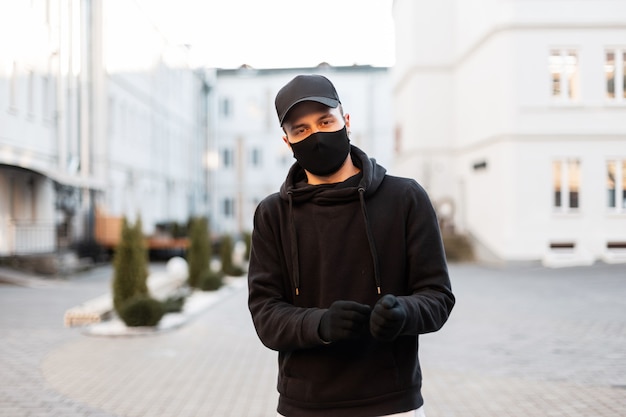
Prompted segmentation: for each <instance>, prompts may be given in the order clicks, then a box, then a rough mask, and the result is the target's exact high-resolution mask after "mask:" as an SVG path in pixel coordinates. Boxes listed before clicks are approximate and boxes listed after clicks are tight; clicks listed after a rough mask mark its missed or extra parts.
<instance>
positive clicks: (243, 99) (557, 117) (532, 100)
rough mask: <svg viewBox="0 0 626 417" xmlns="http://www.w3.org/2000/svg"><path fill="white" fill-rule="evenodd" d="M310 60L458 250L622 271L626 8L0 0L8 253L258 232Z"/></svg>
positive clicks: (39, 258)
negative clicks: (139, 233) (135, 237)
mask: <svg viewBox="0 0 626 417" xmlns="http://www.w3.org/2000/svg"><path fill="white" fill-rule="evenodd" d="M300 73H319V74H323V75H326V76H327V77H328V78H330V79H331V80H332V81H333V82H334V83H335V85H336V87H337V90H338V92H339V95H340V97H341V99H342V102H343V105H344V108H345V110H346V112H348V113H350V115H351V121H352V125H353V129H352V137H351V140H352V143H353V144H355V145H357V146H359V147H360V148H362V149H363V150H365V151H366V152H367V153H368V154H369V155H370V156H372V157H374V158H376V159H377V161H378V162H379V163H381V164H382V165H383V166H385V167H386V168H387V170H388V172H389V173H390V174H392V175H402V176H408V177H411V178H415V179H416V180H417V181H418V182H419V183H420V184H422V185H423V186H424V187H425V188H426V190H427V191H428V193H429V195H430V197H431V199H432V201H433V204H434V205H435V208H436V210H437V212H438V216H439V220H440V224H441V228H442V232H443V235H444V238H445V243H446V249H447V253H448V256H449V258H450V259H452V260H454V259H471V260H475V261H478V262H484V263H489V264H492V263H495V264H506V263H511V262H522V263H541V264H543V265H545V266H568V265H589V264H592V263H594V262H596V261H599V260H600V261H604V262H607V263H626V1H625V0H596V1H583V0H568V1H565V0H542V1H538V0H471V1H460V0H436V1H435V0H431V1H425V0H394V1H391V0H384V1H376V0H368V1H364V0H351V1H348V0H342V1H330V0H323V1H322V0H320V1H316V2H294V1H287V0H273V1H263V2H255V1H252V0H237V1H228V2H226V1H217V0H212V1H204V2H198V1H192V0H179V1H167V0H159V1H148V0H133V1H128V0H127V1H122V0H106V1H105V0H21V1H1V2H0V259H3V260H5V261H6V260H10V262H12V263H13V264H16V262H17V263H18V264H23V265H28V266H29V267H30V268H32V269H34V270H36V271H38V272H44V273H56V272H58V269H59V268H68V267H71V265H82V264H85V263H91V262H98V261H99V260H102V259H107V256H108V255H110V251H111V249H112V248H114V246H115V245H116V244H117V241H118V240H119V230H120V225H121V220H122V219H123V218H128V219H130V220H135V219H138V218H141V220H142V226H143V232H144V234H145V235H146V236H147V237H149V238H150V245H151V246H150V247H151V248H153V249H161V250H166V251H167V250H172V251H173V252H172V253H176V251H178V250H184V247H185V244H184V242H183V243H181V240H180V239H181V238H182V239H184V237H185V233H184V229H185V227H186V225H187V224H188V221H189V219H190V218H192V217H206V218H207V219H209V225H210V230H211V233H212V235H213V236H214V238H216V239H218V238H219V236H223V235H226V234H228V235H233V236H241V235H244V234H247V233H250V232H251V229H252V217H253V213H254V210H255V208H256V205H257V204H258V203H259V201H261V199H263V198H264V197H265V196H266V195H268V194H270V193H273V192H276V191H277V190H278V188H279V186H280V184H281V183H282V181H283V180H284V178H285V176H286V173H287V170H288V169H289V166H290V165H291V164H292V163H293V162H294V159H293V157H292V155H291V153H290V151H289V149H288V148H287V147H286V146H285V145H284V143H283V141H282V140H281V136H282V131H281V130H280V127H279V126H278V122H277V119H276V115H275V110H274V105H273V100H274V96H275V94H276V92H277V91H278V89H279V88H280V87H281V86H282V85H284V84H285V83H286V82H287V81H289V80H290V79H291V78H293V77H294V76H295V75H297V74H300ZM16 260H23V263H21V261H16Z"/></svg>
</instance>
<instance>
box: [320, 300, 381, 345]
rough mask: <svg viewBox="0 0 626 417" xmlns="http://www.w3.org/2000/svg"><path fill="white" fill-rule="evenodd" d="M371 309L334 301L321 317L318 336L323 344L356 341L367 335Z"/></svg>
mask: <svg viewBox="0 0 626 417" xmlns="http://www.w3.org/2000/svg"><path fill="white" fill-rule="evenodd" d="M370 311H371V308H370V306H368V305H367V304H360V303H357V302H356V301H342V300H339V301H335V302H334V303H332V304H331V306H330V307H329V308H328V310H327V311H326V312H325V313H324V314H323V315H322V319H321V320H320V326H319V330H318V331H319V335H320V337H321V338H322V340H323V341H325V342H337V341H340V340H348V339H357V338H359V337H361V336H363V335H366V334H367V327H368V323H369V318H370Z"/></svg>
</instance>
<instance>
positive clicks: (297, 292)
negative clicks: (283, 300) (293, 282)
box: [296, 287, 300, 295]
mask: <svg viewBox="0 0 626 417" xmlns="http://www.w3.org/2000/svg"><path fill="white" fill-rule="evenodd" d="M296 295H300V288H298V287H296Z"/></svg>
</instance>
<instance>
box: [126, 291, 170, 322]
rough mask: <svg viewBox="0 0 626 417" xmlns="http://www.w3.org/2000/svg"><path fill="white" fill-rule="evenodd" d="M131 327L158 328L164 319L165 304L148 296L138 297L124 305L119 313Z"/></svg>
mask: <svg viewBox="0 0 626 417" xmlns="http://www.w3.org/2000/svg"><path fill="white" fill-rule="evenodd" d="M118 314H119V316H120V318H121V319H122V321H124V323H126V325H127V326H129V327H138V326H156V325H157V324H159V321H161V318H163V315H164V314H165V309H164V307H163V303H162V302H160V301H158V300H155V299H154V298H151V297H150V296H148V295H136V296H134V297H133V298H131V299H129V300H127V301H126V302H124V303H123V304H122V306H121V307H120V309H119V312H118Z"/></svg>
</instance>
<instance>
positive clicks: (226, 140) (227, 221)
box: [211, 64, 393, 234]
mask: <svg viewBox="0 0 626 417" xmlns="http://www.w3.org/2000/svg"><path fill="white" fill-rule="evenodd" d="M313 73H316V74H322V75H324V76H326V77H327V78H329V79H330V80H331V81H332V82H333V84H334V85H335V87H336V89H337V92H338V93H339V97H340V99H341V101H342V104H343V108H344V110H345V112H346V113H349V114H350V120H351V123H352V125H351V142H352V143H353V144H354V145H356V146H358V147H360V148H361V149H363V150H364V151H365V152H366V153H368V154H369V156H370V157H374V158H376V160H377V161H378V162H379V163H381V164H382V165H383V166H385V167H387V168H391V164H392V162H393V161H392V157H393V142H392V141H393V132H392V119H391V95H390V91H391V90H390V88H391V84H390V78H389V71H388V69H387V68H380V67H371V66H349V67H332V66H329V65H327V64H320V65H319V66H318V67H313V68H285V69H259V70H257V69H253V68H250V67H247V66H242V67H241V68H240V69H235V70H225V69H222V70H218V71H217V82H216V89H215V91H214V94H215V97H214V99H215V100H216V101H217V103H216V105H215V107H216V109H217V113H216V114H215V115H214V120H215V124H214V125H213V124H212V126H214V127H215V132H214V133H213V134H212V137H213V141H214V143H213V149H215V151H216V156H217V157H216V158H215V161H216V163H215V165H214V168H215V176H214V181H213V183H212V190H213V191H214V200H213V201H214V204H215V205H214V207H213V209H212V210H211V212H212V213H213V215H212V219H211V221H212V222H211V223H212V230H213V231H215V232H216V233H231V234H237V233H242V232H250V231H251V230H252V219H253V215H254V210H255V209H256V206H257V204H258V203H259V202H260V201H261V200H262V199H263V198H264V197H266V196H267V195H269V194H271V193H274V192H277V191H278V190H279V188H280V185H281V184H282V183H283V181H284V180H285V178H286V176H287V171H288V170H289V167H290V166H291V165H292V164H293V163H294V162H295V159H294V158H293V154H292V153H291V150H290V149H289V148H288V147H287V145H286V144H285V143H284V142H283V140H282V137H283V135H284V133H283V131H282V130H281V128H280V126H279V124H278V119H277V116H276V110H275V107H274V98H275V96H276V93H277V92H278V90H280V88H281V87H282V86H283V85H285V84H286V83H287V82H288V81H289V80H291V79H292V78H293V77H295V76H296V75H298V74H313Z"/></svg>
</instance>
